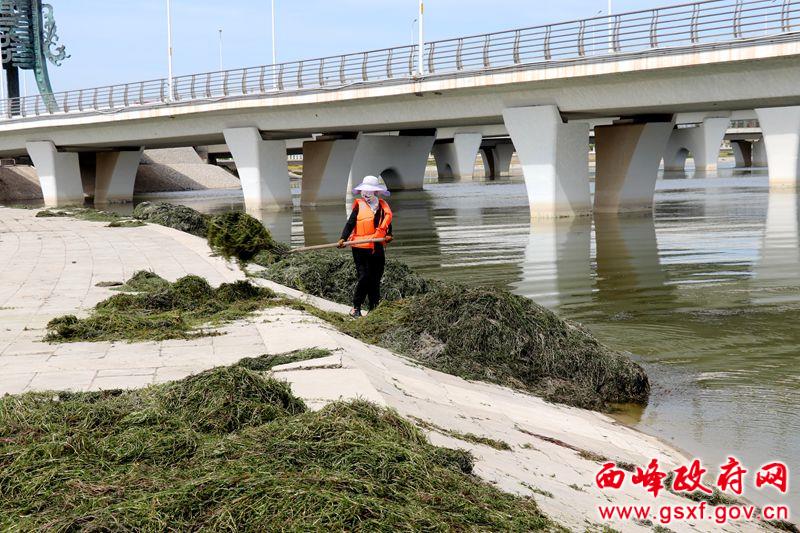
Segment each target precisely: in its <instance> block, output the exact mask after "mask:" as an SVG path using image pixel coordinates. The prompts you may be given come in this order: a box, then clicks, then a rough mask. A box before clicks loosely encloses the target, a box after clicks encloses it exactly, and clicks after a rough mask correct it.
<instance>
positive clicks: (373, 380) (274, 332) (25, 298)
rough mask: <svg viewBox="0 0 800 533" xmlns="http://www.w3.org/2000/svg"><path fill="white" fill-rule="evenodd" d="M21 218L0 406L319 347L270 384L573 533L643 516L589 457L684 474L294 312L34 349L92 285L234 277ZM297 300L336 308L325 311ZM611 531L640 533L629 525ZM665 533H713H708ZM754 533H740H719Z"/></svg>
mask: <svg viewBox="0 0 800 533" xmlns="http://www.w3.org/2000/svg"><path fill="white" fill-rule="evenodd" d="M34 215H35V212H32V211H26V210H16V209H2V208H0V323H2V324H3V327H2V328H0V394H2V393H4V392H8V393H19V392H23V391H28V390H46V389H73V390H97V389H110V388H119V387H140V386H145V385H148V384H150V383H158V382H163V381H169V380H172V379H177V378H181V377H184V376H186V375H189V374H191V373H195V372H198V371H201V370H204V369H207V368H211V367H214V366H218V365H224V364H230V363H233V362H235V361H238V360H239V359H241V358H243V357H252V356H257V355H261V354H264V353H281V352H285V351H289V350H295V349H301V348H307V347H321V348H328V349H331V350H333V351H334V353H333V355H332V356H331V357H328V358H325V359H323V360H317V361H304V362H302V363H297V364H292V365H286V366H284V367H278V368H276V369H275V374H276V376H278V377H280V378H282V379H285V380H287V381H288V382H290V383H291V384H292V388H293V390H294V391H295V393H296V394H297V395H299V396H301V397H303V398H304V399H306V400H307V401H308V402H309V405H311V406H314V407H320V406H322V405H324V404H325V403H326V402H329V401H331V400H334V399H339V398H345V399H349V398H365V399H368V400H371V401H374V402H376V403H378V404H381V405H386V406H390V407H393V408H395V409H397V410H398V411H399V412H400V413H401V414H403V415H405V416H408V417H413V418H414V419H416V420H418V421H420V422H419V423H420V424H421V425H422V427H424V428H426V429H427V431H428V432H429V435H430V438H431V440H432V441H433V443H434V444H439V445H444V446H450V447H459V448H466V449H469V450H471V451H472V452H473V453H474V455H475V456H476V458H477V464H476V472H477V473H478V475H480V476H481V477H482V478H484V479H486V480H488V481H490V482H493V483H495V484H497V486H498V487H500V488H501V489H503V490H506V491H511V492H517V493H520V494H528V495H532V496H533V497H534V498H535V499H536V500H537V502H538V503H539V504H540V506H541V508H542V509H543V511H544V512H545V513H547V514H548V515H550V516H551V517H553V518H554V519H555V520H556V521H558V522H560V523H562V524H564V525H565V526H567V527H568V528H569V529H571V530H580V531H583V530H584V529H586V528H587V527H588V526H590V525H592V524H598V523H599V522H600V519H599V517H598V516H597V512H596V506H597V505H598V504H608V503H613V502H617V503H620V504H625V505H631V504H636V503H642V504H644V505H651V504H652V503H653V502H652V498H651V497H650V496H649V495H648V493H646V492H645V491H644V490H642V489H641V487H630V486H625V487H624V488H623V490H621V491H602V492H601V491H600V490H599V489H597V488H596V487H595V482H594V479H595V475H596V474H597V472H598V471H599V468H600V464H599V463H598V462H597V461H596V459H597V457H596V456H602V457H607V458H609V459H614V460H619V461H625V462H629V463H634V464H637V465H641V466H644V465H645V464H646V463H647V462H648V461H649V460H650V459H652V458H657V459H659V462H660V465H661V468H662V470H667V469H670V468H674V467H676V466H679V465H680V464H683V463H685V462H686V458H685V457H684V456H683V455H682V454H681V453H680V452H679V451H677V450H675V449H673V448H671V447H670V446H668V445H666V444H664V443H662V442H660V441H658V440H657V439H655V438H652V437H650V436H647V435H644V434H641V433H639V432H636V431H634V430H632V429H630V428H627V427H624V426H621V425H619V424H618V423H616V422H614V421H613V420H612V419H610V418H609V417H607V416H605V415H602V414H599V413H595V412H590V411H585V410H581V409H576V408H570V407H565V406H560V405H554V404H548V403H545V402H544V401H542V400H541V399H539V398H536V397H533V396H529V395H526V394H520V393H517V392H514V391H511V390H509V389H506V388H503V387H499V386H495V385H490V384H485V383H476V382H468V381H465V380H463V379H460V378H456V377H454V376H450V375H446V374H442V373H440V372H436V371H433V370H429V369H426V368H422V367H420V366H419V365H416V364H413V363H411V362H409V361H407V360H406V359H404V358H402V357H399V356H397V355H395V354H393V353H391V352H389V351H387V350H384V349H382V348H378V347H375V346H370V345H366V344H364V343H362V342H360V341H358V340H355V339H353V338H351V337H348V336H346V335H343V334H341V333H340V332H338V331H336V330H335V329H333V328H332V327H330V326H329V325H328V324H326V323H323V322H321V321H320V320H318V319H316V318H314V317H312V316H309V315H308V314H306V313H303V312H301V311H298V310H294V309H288V308H275V309H269V310H265V311H263V312H261V313H259V314H258V315H257V316H254V317H253V318H251V319H249V320H245V321H239V322H235V323H233V324H230V325H229V326H226V327H224V328H222V332H223V333H225V334H224V335H220V336H215V337H205V338H200V339H194V340H191V341H164V342H147V343H138V344H127V343H73V344H54V345H50V344H44V343H42V342H41V338H42V336H43V334H44V326H45V324H46V323H47V322H48V321H49V320H50V319H51V318H53V317H55V316H58V315H62V314H66V313H75V314H78V315H79V316H80V315H85V314H86V313H87V312H88V310H89V309H90V308H91V307H92V306H93V305H95V304H96V303H97V302H98V301H100V300H102V299H104V298H107V297H108V296H109V295H111V294H114V293H113V292H111V291H110V290H109V289H107V288H102V287H97V286H96V284H97V283H98V282H102V281H122V280H123V279H127V278H128V277H130V275H132V274H133V273H134V272H135V271H136V270H140V269H148V270H152V271H154V272H156V273H158V274H159V275H161V276H163V277H165V278H168V279H170V280H174V279H176V278H178V277H180V276H183V275H185V274H189V273H191V274H197V275H200V276H203V277H205V278H206V279H208V280H209V282H211V283H212V284H214V285H216V284H219V283H221V282H225V281H233V280H236V279H242V278H243V276H244V275H243V273H242V272H241V271H240V270H239V269H238V268H237V267H235V266H234V265H231V264H229V263H227V262H225V261H223V260H222V259H220V258H218V257H213V256H212V255H211V253H210V250H209V249H208V247H207V245H206V242H205V241H204V240H203V239H201V238H198V237H194V236H192V235H188V234H185V233H182V232H179V231H176V230H171V229H168V228H164V227H161V226H154V225H148V226H144V227H137V228H108V227H106V226H105V224H103V223H94V222H85V221H78V220H72V219H65V218H35V216H34ZM264 283H265V284H269V283H268V282H264ZM277 288H278V289H279V290H281V291H282V292H284V293H287V294H292V293H293V291H291V290H289V289H284V288H280V287H277ZM295 294H296V293H295ZM308 301H310V302H311V303H316V304H319V305H327V306H329V308H330V309H332V310H333V309H336V307H335V306H336V304H332V303H320V302H318V301H316V302H315V300H314V299H308ZM469 433H471V434H473V435H476V436H480V437H489V438H491V439H494V440H495V441H498V442H502V443H505V444H507V445H508V448H509V449H496V448H493V447H490V446H487V445H484V444H479V443H476V442H474V439H471V438H466V437H464V434H469ZM593 454H594V455H593ZM593 459H594V460H593ZM667 503H671V504H684V505H685V504H687V503H689V502H687V500H683V499H680V498H677V497H675V496H671V495H668V496H666V497H664V498H663V499H661V498H660V499H659V504H660V505H664V504H667ZM613 527H614V528H615V529H620V530H624V531H628V530H630V531H635V530H639V531H646V530H650V529H652V528H651V527H650V526H646V525H643V524H637V523H634V522H618V523H615V524H613ZM669 527H670V529H672V530H674V531H698V530H700V531H704V530H721V529H715V528H714V527H713V526H712V525H711V522H708V523H705V522H703V523H697V524H694V525H689V524H688V523H684V524H671V525H670V526H669ZM755 529H756V526H755V525H754V524H748V523H740V524H739V525H738V526H736V527H734V526H730V527H729V528H727V530H730V531H734V530H739V531H745V530H755Z"/></svg>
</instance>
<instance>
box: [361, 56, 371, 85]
mask: <svg viewBox="0 0 800 533" xmlns="http://www.w3.org/2000/svg"><path fill="white" fill-rule="evenodd" d="M361 55H362V59H361V80H362V81H367V80H369V76H367V58H368V57H369V52H364V53H362V54H361Z"/></svg>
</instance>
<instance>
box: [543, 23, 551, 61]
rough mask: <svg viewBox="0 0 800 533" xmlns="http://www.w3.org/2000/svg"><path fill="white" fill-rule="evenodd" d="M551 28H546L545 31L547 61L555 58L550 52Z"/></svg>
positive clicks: (545, 55) (545, 57) (545, 56)
mask: <svg viewBox="0 0 800 533" xmlns="http://www.w3.org/2000/svg"><path fill="white" fill-rule="evenodd" d="M550 32H551V28H550V26H549V25H548V26H546V27H545V30H544V43H543V44H544V59H545V61H550V60H551V59H552V58H553V55H552V54H551V52H550Z"/></svg>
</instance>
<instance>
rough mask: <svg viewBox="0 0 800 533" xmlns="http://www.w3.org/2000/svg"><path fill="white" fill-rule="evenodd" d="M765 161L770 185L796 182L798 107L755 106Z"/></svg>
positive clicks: (799, 137) (799, 170) (798, 165)
mask: <svg viewBox="0 0 800 533" xmlns="http://www.w3.org/2000/svg"><path fill="white" fill-rule="evenodd" d="M756 114H757V115H758V122H759V124H761V131H762V133H763V135H764V144H765V148H766V151H767V161H768V162H769V165H768V166H769V185H770V187H797V186H798V184H799V183H800V106H792V107H769V108H762V109H756Z"/></svg>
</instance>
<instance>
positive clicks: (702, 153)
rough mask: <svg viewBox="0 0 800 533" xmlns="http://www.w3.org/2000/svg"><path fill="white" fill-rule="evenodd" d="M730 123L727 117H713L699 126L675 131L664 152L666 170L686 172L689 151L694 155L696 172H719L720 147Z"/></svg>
mask: <svg viewBox="0 0 800 533" xmlns="http://www.w3.org/2000/svg"><path fill="white" fill-rule="evenodd" d="M730 123H731V120H730V119H729V118H727V117H725V118H717V117H713V118H707V119H705V120H703V123H702V124H700V125H698V126H694V127H691V128H676V129H674V130H673V131H672V135H671V136H670V138H669V143H668V144H667V147H666V149H665V150H664V170H667V171H670V170H677V171H681V170H684V168H685V164H686V156H687V155H688V153H687V151H688V152H691V153H692V157H693V158H694V168H695V170H696V171H700V172H704V171H709V170H711V171H713V170H717V158H718V157H719V147H720V145H721V144H722V139H723V138H724V137H725V131H726V130H727V129H728V126H729V125H730Z"/></svg>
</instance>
